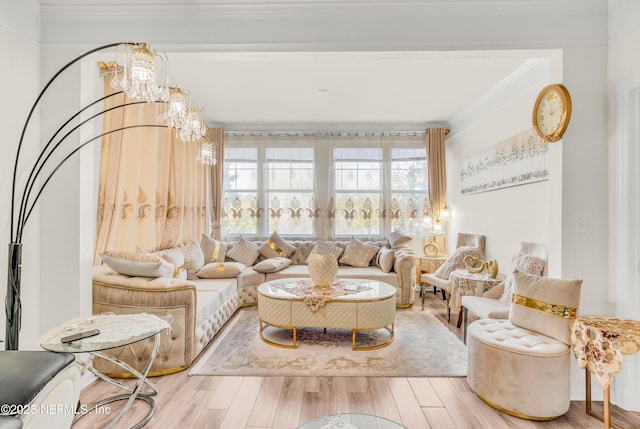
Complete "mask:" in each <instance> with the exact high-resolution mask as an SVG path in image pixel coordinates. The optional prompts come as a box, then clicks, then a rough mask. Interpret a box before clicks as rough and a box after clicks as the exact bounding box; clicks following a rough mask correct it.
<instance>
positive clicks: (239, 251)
mask: <svg viewBox="0 0 640 429" xmlns="http://www.w3.org/2000/svg"><path fill="white" fill-rule="evenodd" d="M227 256H228V257H230V258H231V259H233V260H234V261H237V262H240V263H241V264H244V265H246V266H247V267H250V266H251V265H253V263H254V262H255V261H256V259H258V256H260V252H259V251H258V246H256V245H255V244H253V243H251V242H249V241H246V240H245V239H244V238H242V237H240V239H239V240H238V243H237V244H236V245H235V246H233V249H231V250H229V251H228V252H227Z"/></svg>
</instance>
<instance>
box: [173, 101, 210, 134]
mask: <svg viewBox="0 0 640 429" xmlns="http://www.w3.org/2000/svg"><path fill="white" fill-rule="evenodd" d="M201 113H202V111H201V110H200V109H197V108H195V107H189V109H188V110H187V116H186V118H185V121H184V124H183V126H182V128H180V130H179V131H178V135H179V136H180V138H181V139H182V141H184V142H191V141H193V142H195V141H198V140H200V139H202V138H203V137H204V136H205V135H206V133H207V127H206V126H205V125H204V118H202V117H201V115H200V114H201Z"/></svg>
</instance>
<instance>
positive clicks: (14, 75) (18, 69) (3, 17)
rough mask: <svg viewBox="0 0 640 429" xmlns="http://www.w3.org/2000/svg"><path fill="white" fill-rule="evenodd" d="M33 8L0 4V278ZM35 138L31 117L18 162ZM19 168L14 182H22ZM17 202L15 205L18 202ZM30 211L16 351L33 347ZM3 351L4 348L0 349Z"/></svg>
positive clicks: (28, 74) (25, 100)
mask: <svg viewBox="0 0 640 429" xmlns="http://www.w3.org/2000/svg"><path fill="white" fill-rule="evenodd" d="M38 12H39V10H38V5H37V3H36V2H35V1H34V0H27V1H20V2H8V1H5V2H3V3H2V5H0V57H1V58H3V66H2V67H1V68H0V81H2V82H3V83H4V85H3V90H2V91H3V93H2V103H0V128H1V129H2V130H3V133H4V136H5V137H4V139H3V143H2V146H3V156H2V157H0V206H2V207H3V209H2V210H0V229H1V230H2V244H1V245H0V261H2V262H0V266H1V268H0V278H1V279H3V281H5V279H6V278H7V266H6V261H7V245H8V243H9V242H10V235H11V234H10V222H11V221H10V208H9V207H10V204H11V182H12V175H13V166H14V160H15V154H16V149H17V146H18V141H19V139H20V132H21V129H22V126H23V124H24V122H25V120H26V117H27V114H28V112H29V109H30V108H31V105H32V103H33V101H34V100H35V98H36V96H37V92H38V88H39V86H40V45H39V13H38ZM38 136H39V116H38V115H36V116H35V117H34V118H33V123H32V126H31V128H30V132H29V134H28V135H27V136H26V139H25V143H24V147H23V149H22V153H21V159H23V160H29V159H31V158H33V156H34V153H35V151H36V150H35V148H36V146H37V141H38ZM24 175H25V173H24V170H23V169H22V168H20V169H19V172H18V180H20V179H22V178H24ZM18 204H19V202H18ZM38 217H39V215H38V212H35V214H34V215H33V218H32V219H31V221H30V224H29V228H28V229H27V231H26V234H25V237H24V243H25V244H24V248H23V255H22V259H23V264H22V265H23V269H22V307H23V315H22V330H21V333H22V334H21V338H20V347H21V348H32V349H38V348H39V345H38V344H37V343H36V341H35V338H36V336H37V335H39V333H40V326H39V320H40V300H39V293H40V279H39V276H40V261H39V252H38V249H39V242H40V240H39V220H38ZM5 293H6V283H3V285H2V286H1V287H0V300H1V301H0V302H2V303H4V302H5V300H4V299H5ZM0 329H1V332H0V338H1V339H3V340H4V338H5V312H4V311H2V314H0ZM1 347H2V348H4V344H2V346H1Z"/></svg>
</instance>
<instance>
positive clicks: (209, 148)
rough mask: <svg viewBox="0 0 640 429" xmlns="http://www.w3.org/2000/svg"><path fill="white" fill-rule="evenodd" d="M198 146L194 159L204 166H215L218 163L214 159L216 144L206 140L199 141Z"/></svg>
mask: <svg viewBox="0 0 640 429" xmlns="http://www.w3.org/2000/svg"><path fill="white" fill-rule="evenodd" d="M198 145H199V146H200V147H199V150H198V156H197V157H196V159H197V160H198V161H200V162H201V163H202V164H204V165H216V163H217V162H218V160H217V159H216V152H217V150H218V144H217V143H215V142H211V141H209V140H207V139H201V140H200V141H199V142H198Z"/></svg>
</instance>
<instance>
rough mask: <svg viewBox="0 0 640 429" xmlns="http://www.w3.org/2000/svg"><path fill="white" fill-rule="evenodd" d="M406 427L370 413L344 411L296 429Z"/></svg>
mask: <svg viewBox="0 0 640 429" xmlns="http://www.w3.org/2000/svg"><path fill="white" fill-rule="evenodd" d="M339 428H340V429H407V427H406V426H402V425H401V424H400V423H396V422H394V421H391V420H387V419H385V418H383V417H377V416H372V415H370V414H360V413H346V414H334V415H332V416H327V417H323V418H321V419H318V420H314V421H312V422H309V423H305V424H303V425H302V426H298V427H297V428H296V429H339Z"/></svg>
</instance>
